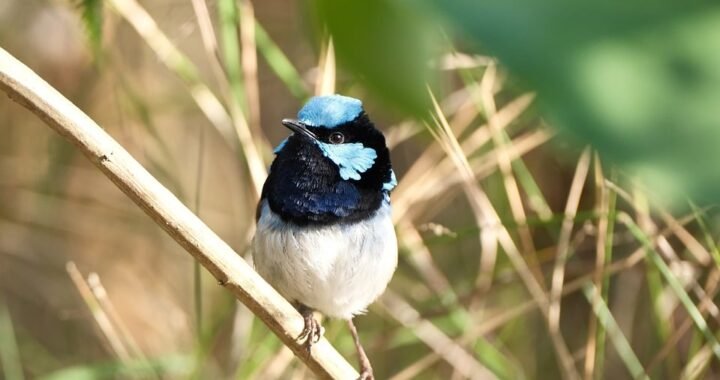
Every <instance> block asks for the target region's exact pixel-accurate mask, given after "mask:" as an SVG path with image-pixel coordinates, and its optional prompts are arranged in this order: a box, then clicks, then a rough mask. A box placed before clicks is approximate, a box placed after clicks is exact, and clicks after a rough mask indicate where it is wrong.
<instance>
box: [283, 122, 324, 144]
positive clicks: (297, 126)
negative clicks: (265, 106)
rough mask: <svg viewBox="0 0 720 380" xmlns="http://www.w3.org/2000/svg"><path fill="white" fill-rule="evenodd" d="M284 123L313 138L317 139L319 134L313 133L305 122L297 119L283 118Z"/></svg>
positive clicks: (294, 130)
mask: <svg viewBox="0 0 720 380" xmlns="http://www.w3.org/2000/svg"><path fill="white" fill-rule="evenodd" d="M282 123H283V125H284V126H286V127H288V128H289V129H290V130H291V131H293V132H296V133H300V134H303V135H305V136H307V137H310V138H311V139H313V140H317V136H315V134H314V133H312V132H311V131H310V130H309V129H308V128H307V126H306V125H305V124H303V123H301V122H299V121H297V120H293V119H283V120H282Z"/></svg>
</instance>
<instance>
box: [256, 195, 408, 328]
mask: <svg viewBox="0 0 720 380" xmlns="http://www.w3.org/2000/svg"><path fill="white" fill-rule="evenodd" d="M261 207H262V212H261V216H260V219H259V220H258V228H257V232H256V234H255V239H254V241H253V248H254V250H253V259H254V261H255V268H256V269H257V271H258V273H260V275H261V276H263V278H265V280H267V281H268V282H269V283H270V284H271V285H272V286H273V287H275V289H276V290H277V291H278V292H280V294H282V295H283V296H284V297H285V298H287V299H288V300H290V301H297V302H300V303H302V304H304V305H306V306H309V307H311V308H313V309H315V310H318V311H320V312H321V313H323V314H325V315H326V316H329V317H334V318H342V319H350V318H352V316H353V315H355V314H358V313H362V312H364V311H365V308H367V306H368V305H370V304H371V303H372V302H373V301H375V299H377V297H379V296H380V294H382V292H383V291H384V290H385V287H386V286H387V284H388V282H390V279H391V278H392V275H393V272H395V267H396V266H397V240H396V237H395V230H394V229H393V224H392V218H391V216H390V205H388V204H383V206H382V207H381V208H380V209H379V210H378V211H377V213H376V214H375V215H374V216H372V217H371V218H370V219H367V220H364V221H362V222H357V223H354V224H347V225H338V226H335V225H333V226H323V227H312V226H306V227H298V226H295V225H292V224H287V223H285V222H283V221H282V220H281V219H280V217H278V216H277V215H276V214H275V213H273V212H272V211H271V210H270V207H269V206H268V205H267V202H266V201H265V202H263V204H262V206H261Z"/></svg>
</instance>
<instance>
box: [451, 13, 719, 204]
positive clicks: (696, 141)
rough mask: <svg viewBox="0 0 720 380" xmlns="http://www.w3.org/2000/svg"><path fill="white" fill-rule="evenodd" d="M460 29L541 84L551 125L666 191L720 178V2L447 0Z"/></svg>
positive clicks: (699, 188)
mask: <svg viewBox="0 0 720 380" xmlns="http://www.w3.org/2000/svg"><path fill="white" fill-rule="evenodd" d="M437 5H438V8H439V9H441V10H443V11H444V12H445V13H446V14H447V15H448V16H449V17H450V19H452V20H453V22H454V25H456V26H457V27H458V30H459V31H461V32H462V33H464V34H465V35H466V36H469V37H470V38H472V39H473V40H475V41H479V42H481V43H482V46H483V48H486V49H487V50H489V51H490V52H492V53H493V54H497V56H498V57H499V58H500V59H501V61H502V62H503V63H504V64H505V65H507V66H508V67H509V68H510V69H512V70H513V72H514V73H515V74H517V75H519V76H520V77H522V78H523V79H525V80H526V81H527V82H528V83H529V84H530V85H531V86H532V87H533V88H535V89H537V90H538V92H539V93H540V100H541V102H542V103H543V105H544V107H545V111H546V113H547V115H549V116H550V117H551V119H552V121H553V124H555V125H557V126H558V127H561V128H564V129H565V130H569V131H571V132H572V133H574V134H575V135H577V136H579V137H580V138H582V139H584V140H587V141H589V142H590V143H592V144H593V145H594V146H595V147H596V148H598V149H599V150H600V151H601V152H603V153H605V156H606V157H609V158H611V159H614V160H616V161H620V162H622V163H624V164H626V165H628V166H629V167H630V168H632V169H635V170H636V171H637V172H639V173H640V174H641V175H642V176H643V177H644V178H645V179H646V180H648V181H649V183H650V184H651V185H653V188H656V189H662V192H663V194H662V195H665V196H671V195H679V194H680V193H681V192H685V191H687V192H689V193H691V194H693V195H697V196H701V197H708V196H711V195H714V194H715V193H716V192H717V191H718V190H720V173H718V172H717V170H715V169H714V165H713V164H711V163H714V162H717V160H718V159H720V153H719V152H720V151H718V149H716V146H717V144H718V143H720V129H718V128H717V126H718V125H719V124H720V114H718V113H717V112H716V109H717V107H716V105H717V104H718V102H720V87H719V86H718V84H720V69H719V68H720V53H718V50H717V49H714V48H713V46H716V45H717V42H718V41H720V7H718V6H717V5H714V4H710V3H707V5H705V4H698V3H696V4H690V5H689V4H677V3H676V2H669V1H665V2H653V3H651V4H649V3H643V2H634V3H625V2H600V3H598V2H594V3H584V2H568V1H564V0H554V1H549V2H542V3H537V2H532V1H522V0H521V1H509V2H508V1H484V2H470V1H464V0H454V1H449V2H442V3H438V4H437Z"/></svg>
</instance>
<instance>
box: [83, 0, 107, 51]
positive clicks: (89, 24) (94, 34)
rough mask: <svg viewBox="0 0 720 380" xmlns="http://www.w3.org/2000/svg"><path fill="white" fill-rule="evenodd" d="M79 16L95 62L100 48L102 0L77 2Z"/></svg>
mask: <svg viewBox="0 0 720 380" xmlns="http://www.w3.org/2000/svg"><path fill="white" fill-rule="evenodd" d="M78 7H79V8H80V16H81V18H82V22H83V25H84V26H85V33H86V35H87V39H88V42H89V43H90V47H91V49H92V52H93V56H94V57H95V60H96V61H99V60H100V48H101V47H102V24H103V0H79V1H78Z"/></svg>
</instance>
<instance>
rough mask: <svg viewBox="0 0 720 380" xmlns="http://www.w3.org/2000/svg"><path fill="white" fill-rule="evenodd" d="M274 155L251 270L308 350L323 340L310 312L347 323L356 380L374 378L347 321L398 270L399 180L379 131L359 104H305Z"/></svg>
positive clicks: (330, 100)
mask: <svg viewBox="0 0 720 380" xmlns="http://www.w3.org/2000/svg"><path fill="white" fill-rule="evenodd" d="M282 124H283V125H284V126H285V127H287V128H288V129H290V131H291V132H292V133H291V134H290V136H289V137H287V138H286V139H284V140H282V141H281V142H280V144H279V145H278V146H277V147H276V148H275V149H274V153H275V157H274V160H273V162H272V164H271V166H270V170H269V173H268V177H267V179H266V181H265V183H264V185H263V188H262V193H261V196H260V201H259V203H258V207H257V212H256V222H257V229H256V232H255V236H254V238H253V261H254V265H255V268H256V270H257V272H258V273H259V274H260V275H261V276H262V277H263V278H264V279H265V280H266V281H267V282H268V283H270V285H272V286H273V287H274V288H275V289H276V290H277V291H278V292H279V293H280V294H281V295H282V296H283V297H285V298H286V299H287V300H289V301H290V302H291V303H292V304H293V305H294V306H295V307H296V309H297V310H298V312H299V313H300V314H301V315H302V317H303V321H304V328H303V330H302V332H301V334H300V335H299V336H298V339H299V340H303V339H304V343H303V345H304V347H305V348H306V349H307V350H308V353H309V352H310V350H311V348H312V345H313V344H314V343H317V341H318V340H319V339H320V337H321V336H322V334H323V329H322V326H321V325H320V323H319V322H318V321H317V319H315V317H314V312H315V311H317V312H320V313H321V314H323V315H324V316H326V317H329V318H336V319H342V320H345V321H347V325H348V328H349V330H350V332H351V334H352V337H353V340H354V343H355V348H356V350H357V354H358V361H359V366H360V379H363V380H367V379H374V377H373V371H372V366H371V364H370V361H369V359H368V357H367V354H366V353H365V351H364V350H363V348H362V345H361V343H360V338H359V336H358V332H357V329H356V327H355V325H354V323H353V318H354V317H355V316H357V315H360V314H363V313H365V312H366V309H367V307H368V306H369V305H370V304H371V303H373V302H374V301H375V300H376V299H377V298H378V297H379V296H380V295H381V294H382V293H383V292H384V291H385V289H386V287H387V285H388V283H389V282H390V280H391V278H392V276H393V273H394V272H395V269H396V267H397V260H398V248H397V237H396V235H395V229H394V226H393V222H392V210H391V205H390V192H391V191H392V190H393V189H394V188H395V186H396V185H397V178H396V176H395V173H394V171H393V169H392V164H391V162H390V153H389V150H388V147H387V144H386V142H385V137H384V135H383V133H382V132H381V131H380V130H379V129H377V128H376V127H375V125H374V124H373V122H372V121H370V118H369V117H368V115H367V113H366V112H365V110H364V107H363V104H362V101H360V100H358V99H355V98H352V97H348V96H343V95H324V96H315V97H312V98H310V99H309V100H308V101H307V103H305V105H304V106H303V107H302V108H301V109H300V111H299V112H298V114H297V118H296V119H283V120H282Z"/></svg>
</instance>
